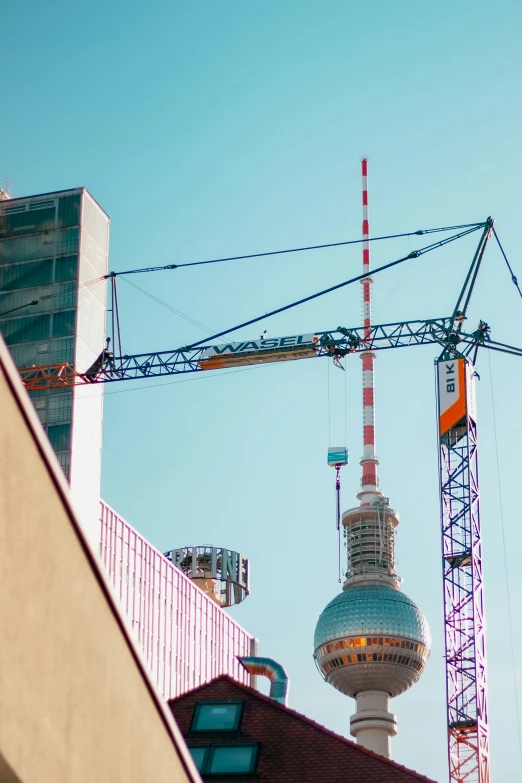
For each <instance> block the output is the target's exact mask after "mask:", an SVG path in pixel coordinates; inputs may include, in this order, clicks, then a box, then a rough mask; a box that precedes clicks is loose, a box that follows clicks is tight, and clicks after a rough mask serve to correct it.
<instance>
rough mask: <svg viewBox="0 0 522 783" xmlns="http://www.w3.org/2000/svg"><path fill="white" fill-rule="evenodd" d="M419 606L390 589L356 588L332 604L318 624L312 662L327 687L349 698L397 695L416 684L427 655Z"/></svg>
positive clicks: (428, 642)
mask: <svg viewBox="0 0 522 783" xmlns="http://www.w3.org/2000/svg"><path fill="white" fill-rule="evenodd" d="M430 645H431V636H430V631H429V628H428V624H427V622H426V620H425V618H424V616H423V614H422V612H421V611H420V609H419V608H418V606H417V605H416V604H415V603H414V602H413V601H412V600H411V599H410V598H408V596H407V595H404V593H401V592H400V590H396V589H394V588H393V587H391V586H390V585H388V584H386V583H383V584H376V583H363V584H354V585H352V586H350V587H348V588H347V589H346V590H344V591H343V592H342V593H340V595H337V596H336V597H335V598H334V599H333V601H330V603H329V604H328V606H327V607H326V609H325V610H324V611H323V612H322V614H321V615H320V617H319V620H318V622H317V626H316V629H315V637H314V649H315V652H314V658H315V660H316V663H317V666H318V668H319V670H320V672H321V673H322V675H323V677H324V678H325V680H326V681H327V682H329V683H330V684H331V685H333V686H334V688H337V690H339V691H341V693H345V694H346V695H348V696H352V697H354V696H355V695H356V694H357V693H360V692H361V691H368V690H378V691H386V692H387V693H389V694H390V696H392V697H393V696H398V695H399V694H400V693H403V692H404V691H406V690H407V689H408V688H410V687H411V686H412V685H413V684H414V683H416V682H417V680H418V679H419V677H420V675H421V673H422V671H423V669H424V667H425V665H426V661H427V660H428V657H429V654H430Z"/></svg>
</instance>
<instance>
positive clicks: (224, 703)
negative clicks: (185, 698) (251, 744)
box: [189, 699, 245, 737]
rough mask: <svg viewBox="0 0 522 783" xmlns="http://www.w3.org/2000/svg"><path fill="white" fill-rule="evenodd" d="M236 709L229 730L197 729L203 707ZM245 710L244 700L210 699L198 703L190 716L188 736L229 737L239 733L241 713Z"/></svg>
mask: <svg viewBox="0 0 522 783" xmlns="http://www.w3.org/2000/svg"><path fill="white" fill-rule="evenodd" d="M212 706H214V707H218V706H221V707H231V706H234V707H237V708H238V709H237V714H236V718H235V721H234V726H233V727H231V728H229V729H213V728H210V727H209V728H198V725H197V724H198V719H199V716H200V714H201V712H202V710H203V709H204V708H205V707H212ZM244 708H245V700H244V699H212V700H208V701H198V702H196V705H195V707H194V713H193V715H192V721H191V724H190V730H189V736H198V737H201V736H206V735H210V736H230V735H234V734H239V733H240V727H241V721H242V719H243V712H244Z"/></svg>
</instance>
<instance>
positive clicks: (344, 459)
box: [328, 446, 350, 468]
mask: <svg viewBox="0 0 522 783" xmlns="http://www.w3.org/2000/svg"><path fill="white" fill-rule="evenodd" d="M349 460H350V452H349V451H348V449H347V448H345V447H344V446H331V447H330V448H329V449H328V464H329V465H330V466H331V467H332V468H336V467H340V466H341V465H348V462H349Z"/></svg>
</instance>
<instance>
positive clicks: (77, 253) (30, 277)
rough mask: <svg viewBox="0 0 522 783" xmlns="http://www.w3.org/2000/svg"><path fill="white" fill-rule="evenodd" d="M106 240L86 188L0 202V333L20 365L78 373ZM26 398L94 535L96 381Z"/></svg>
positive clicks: (104, 221) (94, 328) (88, 349)
mask: <svg viewBox="0 0 522 783" xmlns="http://www.w3.org/2000/svg"><path fill="white" fill-rule="evenodd" d="M4 195H5V194H4ZM108 247H109V218H108V216H107V215H106V214H105V212H104V211H103V210H102V209H101V207H100V206H99V205H98V204H97V203H96V201H95V200H94V199H93V198H92V196H91V195H90V194H89V193H88V192H87V190H86V189H85V188H76V189H73V190H65V191H59V192H56V193H45V194H42V195H38V196H30V197H26V198H14V199H7V198H3V199H0V332H1V333H2V335H3V337H4V340H5V342H6V343H7V345H8V346H9V349H10V351H11V355H12V356H13V359H14V361H15V364H16V366H17V367H18V368H19V369H20V368H22V367H30V366H41V365H48V364H55V363H62V362H67V363H68V364H69V365H72V366H74V367H76V368H78V369H79V370H80V371H81V370H84V369H86V368H88V367H89V366H90V365H91V364H92V362H93V361H94V359H95V358H96V357H97V356H98V355H99V353H100V352H101V350H102V349H103V348H104V345H105V313H106V298H107V281H106V280H105V279H104V277H103V276H104V275H106V274H107V270H108ZM31 398H32V400H33V403H34V406H35V408H36V411H37V413H38V415H39V417H40V420H41V422H42V424H43V426H44V428H45V430H46V432H47V436H48V438H49V440H50V442H51V445H52V446H53V448H54V451H55V452H56V455H57V457H58V461H59V463H60V465H61V467H62V470H63V472H64V474H65V476H66V478H67V480H68V482H69V484H70V487H71V496H72V499H73V502H74V504H75V507H76V509H77V511H78V514H79V516H80V519H81V520H82V522H83V523H84V524H85V526H86V529H87V530H88V532H89V535H90V536H91V537H92V539H93V541H97V537H98V525H97V520H98V518H99V513H98V498H99V496H100V476H101V445H102V414H103V385H102V384H100V385H96V386H85V387H82V386H76V387H71V388H64V389H46V390H40V391H32V392H31Z"/></svg>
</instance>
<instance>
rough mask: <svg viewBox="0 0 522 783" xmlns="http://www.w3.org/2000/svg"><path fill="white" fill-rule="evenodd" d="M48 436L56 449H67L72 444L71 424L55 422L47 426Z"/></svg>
mask: <svg viewBox="0 0 522 783" xmlns="http://www.w3.org/2000/svg"><path fill="white" fill-rule="evenodd" d="M47 437H48V438H49V441H50V443H51V446H52V447H53V449H54V450H55V451H67V450H68V449H69V448H70V446H71V425H70V424H53V425H52V426H50V427H48V428H47Z"/></svg>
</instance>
